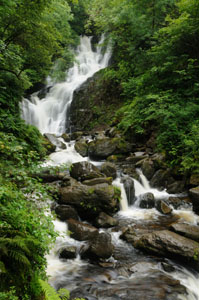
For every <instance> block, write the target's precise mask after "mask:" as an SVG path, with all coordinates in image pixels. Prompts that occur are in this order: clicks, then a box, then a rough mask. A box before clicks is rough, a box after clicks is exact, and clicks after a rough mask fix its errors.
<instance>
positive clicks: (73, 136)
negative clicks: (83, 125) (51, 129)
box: [71, 131, 84, 140]
mask: <svg viewBox="0 0 199 300" xmlns="http://www.w3.org/2000/svg"><path fill="white" fill-rule="evenodd" d="M83 135H84V133H83V132H82V131H76V132H73V133H72V134H71V140H77V139H79V138H81V137H82V136H83Z"/></svg>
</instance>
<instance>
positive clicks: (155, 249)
mask: <svg viewBox="0 0 199 300" xmlns="http://www.w3.org/2000/svg"><path fill="white" fill-rule="evenodd" d="M109 58H110V52H109V51H107V52H106V53H105V54H104V55H103V54H102V52H101V50H100V46H98V48H97V51H96V52H93V50H92V47H91V38H87V37H83V38H82V39H81V44H80V46H79V47H78V50H77V60H78V61H79V64H78V63H76V64H75V65H74V67H73V68H71V69H70V70H69V74H68V77H67V80H66V81H65V82H63V83H60V84H56V85H54V86H53V87H52V88H51V89H50V91H49V93H48V94H47V96H46V98H44V99H42V100H39V98H38V97H37V95H36V94H35V95H33V96H32V99H31V101H28V100H26V99H24V100H23V103H22V105H21V107H22V114H23V118H24V119H25V120H26V122H28V123H30V124H33V125H36V126H37V127H38V128H39V130H40V131H41V132H42V133H47V134H49V133H51V134H52V133H53V134H56V135H57V136H60V135H61V134H63V133H64V132H65V129H66V127H67V124H69V110H70V103H71V101H72V95H73V92H74V90H75V89H76V88H78V87H79V86H80V85H81V84H82V83H83V82H84V81H85V80H86V79H87V78H88V77H90V76H92V75H93V74H94V73H95V72H96V71H98V70H100V69H101V68H104V67H106V66H107V63H108V59H109ZM80 136H81V135H80ZM104 136H105V135H103V136H102V139H101V140H103V141H100V142H99V139H98V142H96V141H93V142H92V141H91V138H90V137H81V139H83V140H84V141H87V142H86V145H88V149H89V142H91V147H90V154H91V157H93V156H95V155H96V156H97V157H98V158H99V157H102V158H106V157H107V156H108V155H109V154H110V155H112V154H114V153H118V151H119V150H118V149H119V148H118V147H117V143H118V141H119V140H118V138H117V142H115V140H114V143H111V140H110V139H108V138H107V137H106V136H105V137H104ZM67 139H68V138H67ZM58 141H59V143H58V142H56V152H54V153H52V154H51V155H50V156H49V160H48V161H47V162H46V165H52V166H57V165H60V164H63V163H67V164H68V165H69V164H73V165H72V168H71V172H70V175H69V174H58V175H59V176H58V175H57V178H54V179H55V180H54V181H56V182H57V180H58V182H59V183H58V184H60V182H61V187H60V189H59V196H60V197H59V204H57V203H56V204H55V205H54V209H55V211H56V213H57V215H58V216H59V218H60V219H61V220H62V221H59V220H56V221H55V222H54V225H55V229H56V230H57V231H58V232H59V237H58V238H57V240H56V244H55V245H54V248H53V249H52V250H51V252H50V254H49V255H48V256H47V261H48V266H47V274H48V275H49V283H50V284H51V285H52V286H53V287H55V288H56V289H59V288H63V287H64V288H67V289H68V290H70V292H71V297H72V298H73V297H84V298H85V299H88V300H94V299H95V300H97V299H99V300H106V299H107V300H108V299H112V300H114V299H116V300H118V299H124V300H126V299H133V300H138V299H139V300H142V299H144V300H176V299H181V300H185V299H186V300H198V299H199V288H198V286H199V284H198V283H199V276H198V251H199V244H198V226H197V224H198V223H199V217H198V216H197V215H195V214H194V213H193V212H192V209H191V206H190V205H187V202H186V201H184V202H183V201H181V199H182V198H179V197H182V195H175V194H174V195H172V194H168V192H166V191H165V190H162V191H159V190H158V189H155V188H151V186H150V184H149V181H148V180H147V178H146V177H145V176H144V175H143V173H142V171H141V170H140V169H133V172H132V173H133V174H135V177H136V179H135V178H133V177H132V176H130V175H127V174H123V172H122V169H123V166H122V163H119V164H116V165H112V167H111V165H109V166H106V168H105V166H104V167H103V166H102V164H103V162H100V161H92V160H91V159H90V158H89V157H88V156H86V154H85V155H84V157H83V156H81V155H80V154H79V153H77V152H76V150H75V141H74V140H73V141H69V142H66V141H65V140H64V139H63V138H58ZM105 142H106V144H110V145H113V148H112V149H111V151H109V152H106V153H105V152H104V149H103V146H102V145H103V143H105ZM94 144H99V145H100V146H99V147H98V150H97V148H95V147H94ZM63 145H64V146H63ZM78 146H79V145H78ZM120 146H121V145H120ZM123 146H124V144H123ZM129 147H130V146H129V145H125V147H123V150H124V151H123V152H121V151H120V152H121V153H122V154H124V153H126V152H128V151H131V149H130V148H129ZM76 148H77V146H76ZM114 151H115V152H114ZM88 153H89V150H88ZM96 153H97V154H96ZM139 156H142V159H145V158H146V157H147V156H145V154H144V153H139V152H137V153H135V154H133V155H132V156H131V157H130V159H129V163H130V162H131V163H132V160H133V163H134V165H135V166H136V164H137V162H139V160H140V157H139ZM77 162H83V163H81V164H76V163H77ZM125 163H126V161H125ZM138 166H139V164H138V165H137V166H136V167H138ZM108 167H109V168H108ZM148 170H149V169H148ZM109 172H112V174H113V175H111V174H110V173H109ZM152 173H154V172H147V174H148V175H149V177H150V176H152ZM109 174H110V175H109ZM116 174H117V177H116V178H115V176H116ZM47 175H48V174H41V177H42V176H43V177H42V178H45V180H46V181H47V182H52V181H53V178H52V176H51V177H50V176H47ZM107 176H111V177H114V178H115V179H114V181H113V182H112V180H113V178H110V177H107ZM116 187H119V188H120V189H121V195H120V192H118V189H117V188H116ZM119 198H120V202H119ZM170 199H172V200H170ZM176 199H178V200H176ZM179 199H180V200H179ZM178 201H180V205H177V204H176V203H177V202H178ZM119 204H120V209H119ZM175 204H176V205H177V206H176V207H175ZM168 208H169V209H168ZM80 217H81V219H80ZM68 219H69V220H68ZM89 222H91V224H90V225H89V224H88V223H89ZM67 223H68V225H67ZM100 226H101V227H100ZM194 226H195V227H194ZM194 228H195V231H194ZM68 230H70V231H71V232H72V234H71V236H70V235H68ZM174 231H175V232H174ZM193 231H194V232H193ZM194 262H195V264H194ZM194 269H195V271H194Z"/></svg>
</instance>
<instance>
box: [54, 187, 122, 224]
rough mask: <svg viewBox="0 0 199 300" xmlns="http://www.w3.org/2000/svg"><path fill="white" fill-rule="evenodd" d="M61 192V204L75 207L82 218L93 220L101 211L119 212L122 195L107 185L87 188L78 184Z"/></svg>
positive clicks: (64, 188)
mask: <svg viewBox="0 0 199 300" xmlns="http://www.w3.org/2000/svg"><path fill="white" fill-rule="evenodd" d="M59 192H60V199H59V203H60V204H68V205H72V206H74V207H75V208H76V209H77V211H78V214H79V215H80V217H82V218H86V219H88V218H90V219H93V218H96V216H97V215H98V214H99V213H100V212H101V211H104V212H106V213H108V214H113V213H115V212H117V211H118V210H119V198H120V193H119V192H118V190H117V189H116V188H115V187H113V186H112V185H108V184H107V183H102V184H96V185H94V186H87V185H84V184H81V183H78V182H76V183H73V184H72V185H71V186H68V187H63V188H60V191H59Z"/></svg>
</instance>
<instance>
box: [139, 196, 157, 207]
mask: <svg viewBox="0 0 199 300" xmlns="http://www.w3.org/2000/svg"><path fill="white" fill-rule="evenodd" d="M140 198H141V199H140V205H139V206H140V207H141V208H153V207H155V197H154V195H153V194H152V193H145V194H143V195H141V196H140Z"/></svg>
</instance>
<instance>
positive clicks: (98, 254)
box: [83, 232, 114, 259]
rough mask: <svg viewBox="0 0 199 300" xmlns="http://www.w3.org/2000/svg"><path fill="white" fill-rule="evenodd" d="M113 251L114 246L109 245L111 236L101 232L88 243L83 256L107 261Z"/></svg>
mask: <svg viewBox="0 0 199 300" xmlns="http://www.w3.org/2000/svg"><path fill="white" fill-rule="evenodd" d="M113 250H114V246H113V245H112V243H111V235H110V234H108V233H105V232H101V233H99V234H98V235H97V236H96V237H95V239H93V240H92V242H90V244H89V247H88V249H87V250H86V251H85V252H84V254H83V256H84V257H88V258H91V259H96V258H102V259H107V258H109V257H110V256H111V255H112V254H113Z"/></svg>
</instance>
